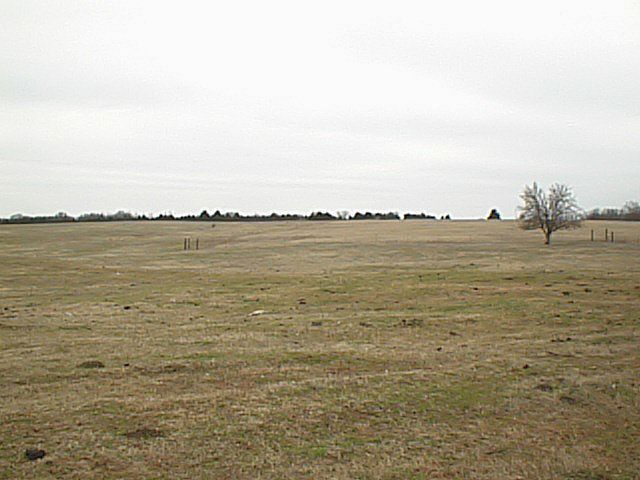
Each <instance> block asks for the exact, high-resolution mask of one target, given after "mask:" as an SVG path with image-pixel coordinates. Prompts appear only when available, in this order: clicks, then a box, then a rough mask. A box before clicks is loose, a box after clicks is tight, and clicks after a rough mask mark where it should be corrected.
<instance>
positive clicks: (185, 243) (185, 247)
mask: <svg viewBox="0 0 640 480" xmlns="http://www.w3.org/2000/svg"><path fill="white" fill-rule="evenodd" d="M184 249H185V250H186V249H187V239H186V238H185V239H184Z"/></svg>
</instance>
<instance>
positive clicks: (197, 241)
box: [196, 238, 200, 250]
mask: <svg viewBox="0 0 640 480" xmlns="http://www.w3.org/2000/svg"><path fill="white" fill-rule="evenodd" d="M199 249H200V239H199V238H196V250H199Z"/></svg>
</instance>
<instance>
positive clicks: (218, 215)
mask: <svg viewBox="0 0 640 480" xmlns="http://www.w3.org/2000/svg"><path fill="white" fill-rule="evenodd" d="M400 218H401V217H400V215H399V214H398V213H397V212H388V213H379V212H374V213H372V212H365V213H360V212H356V213H355V214H353V215H349V212H347V211H344V210H343V211H340V212H337V213H336V214H335V215H333V214H331V213H329V212H320V211H318V212H312V213H310V214H309V215H299V214H291V213H285V214H279V213H272V214H270V215H257V214H256V215H241V214H240V213H238V212H226V213H222V212H220V210H216V211H215V212H214V213H211V214H210V213H209V212H207V210H203V211H202V212H200V214H199V215H193V214H192V215H181V216H175V215H173V214H171V213H161V214H159V215H157V216H153V215H138V214H133V213H130V212H125V211H123V210H120V211H118V212H116V213H83V214H82V215H79V216H78V217H73V216H71V215H68V214H66V213H65V212H59V213H57V214H55V215H48V216H47V215H43V216H28V215H22V214H19V213H18V214H15V215H11V217H9V218H2V219H0V223H17V224H27V223H73V222H118V221H191V222H198V221H206V222H281V221H289V220H311V221H314V220H337V221H342V220H400ZM402 218H404V220H436V217H435V216H434V215H427V214H425V213H405V214H404V216H403V217H402ZM440 219H441V220H451V216H450V215H442V216H441V217H440Z"/></svg>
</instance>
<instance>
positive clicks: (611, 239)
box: [611, 232, 613, 243]
mask: <svg viewBox="0 0 640 480" xmlns="http://www.w3.org/2000/svg"><path fill="white" fill-rule="evenodd" d="M611 243H613V232H611Z"/></svg>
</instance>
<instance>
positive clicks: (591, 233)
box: [591, 229, 593, 242]
mask: <svg viewBox="0 0 640 480" xmlns="http://www.w3.org/2000/svg"><path fill="white" fill-rule="evenodd" d="M591 241H592V242H593V229H591Z"/></svg>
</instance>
